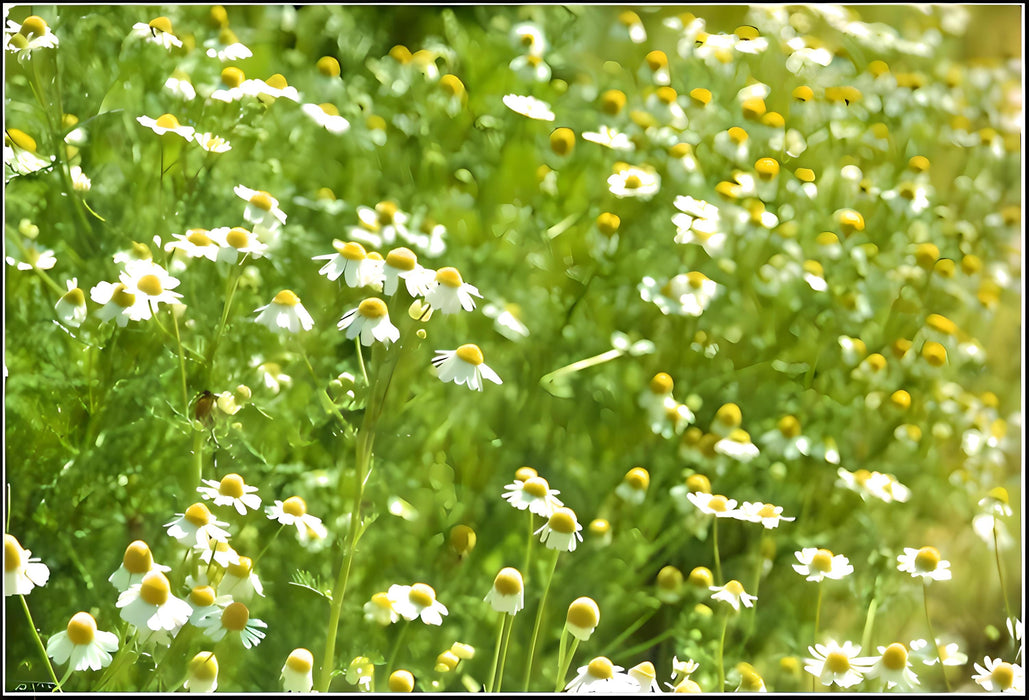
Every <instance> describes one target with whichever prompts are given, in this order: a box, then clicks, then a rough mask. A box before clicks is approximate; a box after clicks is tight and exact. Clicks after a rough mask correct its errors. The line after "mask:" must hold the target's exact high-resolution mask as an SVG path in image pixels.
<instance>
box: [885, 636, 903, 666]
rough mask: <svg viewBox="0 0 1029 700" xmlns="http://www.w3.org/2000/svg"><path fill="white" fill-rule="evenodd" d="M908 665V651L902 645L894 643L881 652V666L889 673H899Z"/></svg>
mask: <svg viewBox="0 0 1029 700" xmlns="http://www.w3.org/2000/svg"><path fill="white" fill-rule="evenodd" d="M907 665H908V650H907V649H906V648H905V647H904V645H903V644H900V643H898V642H894V643H893V644H891V645H890V646H888V647H886V651H884V652H883V666H885V667H886V668H888V669H890V670H891V671H901V670H903V669H904V667H906V666H907Z"/></svg>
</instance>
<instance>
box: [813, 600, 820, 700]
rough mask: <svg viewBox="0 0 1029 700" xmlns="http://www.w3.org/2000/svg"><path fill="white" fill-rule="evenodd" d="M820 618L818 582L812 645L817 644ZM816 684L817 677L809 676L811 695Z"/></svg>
mask: <svg viewBox="0 0 1029 700" xmlns="http://www.w3.org/2000/svg"><path fill="white" fill-rule="evenodd" d="M821 616H822V582H821V581H819V582H818V599H817V600H816V601H815V629H814V632H813V633H812V635H811V638H812V639H814V643H815V644H818V623H819V622H820V620H821ZM817 682H818V677H817V676H815V675H812V676H811V692H812V693H813V692H815V690H816V685H815V684H816V683H817Z"/></svg>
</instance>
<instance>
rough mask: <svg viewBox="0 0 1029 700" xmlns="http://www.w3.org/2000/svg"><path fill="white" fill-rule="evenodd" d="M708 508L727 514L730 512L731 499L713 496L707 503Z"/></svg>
mask: <svg viewBox="0 0 1029 700" xmlns="http://www.w3.org/2000/svg"><path fill="white" fill-rule="evenodd" d="M707 507H708V508H710V509H711V510H714V511H718V512H720V513H721V512H725V511H727V510H729V499H728V498H726V497H725V496H712V497H711V500H709V501H708V502H707Z"/></svg>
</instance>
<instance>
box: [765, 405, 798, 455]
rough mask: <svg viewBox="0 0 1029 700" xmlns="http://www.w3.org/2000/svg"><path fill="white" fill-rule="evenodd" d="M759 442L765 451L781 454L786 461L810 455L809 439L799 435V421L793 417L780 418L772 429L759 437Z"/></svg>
mask: <svg viewBox="0 0 1029 700" xmlns="http://www.w3.org/2000/svg"><path fill="white" fill-rule="evenodd" d="M760 442H761V444H762V446H763V447H764V449H765V450H766V451H771V452H773V453H778V454H781V455H782V456H783V457H785V458H786V459H797V458H799V457H800V456H801V455H804V456H807V455H809V454H810V453H811V439H810V438H808V437H807V436H805V435H803V434H802V433H801V426H800V421H799V420H797V417H796V416H793V415H785V416H783V417H782V418H780V419H779V420H778V422H777V423H776V425H775V428H774V429H772V430H769V431H768V432H767V433H765V434H764V435H762V436H761V439H760Z"/></svg>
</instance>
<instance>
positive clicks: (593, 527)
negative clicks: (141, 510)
mask: <svg viewBox="0 0 1029 700" xmlns="http://www.w3.org/2000/svg"><path fill="white" fill-rule="evenodd" d="M589 528H590V532H592V533H593V534H594V535H606V534H607V533H609V532H611V523H609V522H608V521H607V520H604V519H603V518H595V519H593V520H591V521H590V525H589Z"/></svg>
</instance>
